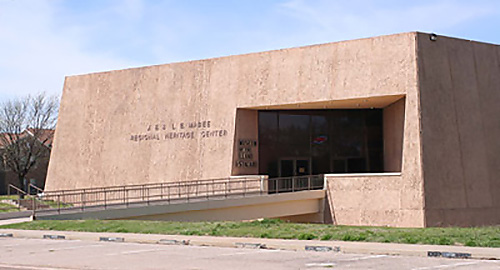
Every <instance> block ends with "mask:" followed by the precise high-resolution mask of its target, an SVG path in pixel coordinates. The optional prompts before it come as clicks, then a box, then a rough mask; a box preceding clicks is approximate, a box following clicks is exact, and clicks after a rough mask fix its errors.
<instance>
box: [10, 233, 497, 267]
mask: <svg viewBox="0 0 500 270" xmlns="http://www.w3.org/2000/svg"><path fill="white" fill-rule="evenodd" d="M1 238H31V239H52V240H53V241H58V240H63V239H65V240H82V241H95V242H98V241H106V242H118V243H122V242H125V243H143V244H161V245H191V246H211V247H226V248H252V249H280V250H291V251H308V252H341V253H356V254H374V255H403V256H420V257H442V258H453V259H488V260H500V248H483V247H463V246H438V245H410V244H394V243H368V242H344V241H319V240H282V239H265V238H242V237H214V236H188V235H162V234H135V233H93V232H72V231H41V230H40V231H38V230H13V229H0V239H1Z"/></svg>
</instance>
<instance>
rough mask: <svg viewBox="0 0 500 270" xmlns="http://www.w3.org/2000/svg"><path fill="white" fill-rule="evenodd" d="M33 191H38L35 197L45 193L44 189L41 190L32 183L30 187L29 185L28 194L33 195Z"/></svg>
mask: <svg viewBox="0 0 500 270" xmlns="http://www.w3.org/2000/svg"><path fill="white" fill-rule="evenodd" d="M31 189H34V190H35V191H36V194H35V195H38V194H40V193H43V189H41V188H39V187H37V186H35V185H34V184H32V183H29V185H28V194H30V195H32V194H31Z"/></svg>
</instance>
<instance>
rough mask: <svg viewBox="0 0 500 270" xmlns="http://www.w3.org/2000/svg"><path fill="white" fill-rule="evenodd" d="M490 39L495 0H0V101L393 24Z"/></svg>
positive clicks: (497, 25)
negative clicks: (98, 76) (87, 79)
mask: <svg viewBox="0 0 500 270" xmlns="http://www.w3.org/2000/svg"><path fill="white" fill-rule="evenodd" d="M409 31H423V32H435V33H437V34H440V35H447V36H454V37H461V38H466V39H473V40H479V41H485V42H490V43H495V44H500V1H499V0H474V1H470V0H435V1H425V0H423V1H396V0H388V1H378V0H350V1H344V0H339V1H337V0H331V1H327V0H275V1H272V0H267V1H265V0H239V1H236V0H235V1H217V0H211V1H201V0H199V1H195V0H192V1H190V0H177V1H174V0H172V1H159V0H158V1H154V0H0V101H2V100H6V99H9V98H13V97H18V96H23V95H26V94H29V93H37V92H40V91H46V92H48V93H53V94H57V95H60V93H61V92H62V86H63V82H64V77H65V76H68V75H73V74H84V73H91V72H97V71H105V70H113V69H123V68H128V67H137V66H145V65H154V64H162V63H169V62H178V61H186V60H193V59H203V58H211V57H217V56H224V55H233V54H242V53H249V52H257V51H264V50H272V49H279V48H287V47H296V46H302V45H309V44H317V43H326V42H332V41H341V40H348V39H357V38H363V37H370V36H376V35H384V34H393V33H399V32H409Z"/></svg>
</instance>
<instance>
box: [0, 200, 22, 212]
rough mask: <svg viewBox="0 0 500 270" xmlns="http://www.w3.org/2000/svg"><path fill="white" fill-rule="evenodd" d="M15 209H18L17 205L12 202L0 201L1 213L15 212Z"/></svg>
mask: <svg viewBox="0 0 500 270" xmlns="http://www.w3.org/2000/svg"><path fill="white" fill-rule="evenodd" d="M15 211H18V209H17V207H16V206H14V205H12V204H8V203H3V202H0V213H5V212H15Z"/></svg>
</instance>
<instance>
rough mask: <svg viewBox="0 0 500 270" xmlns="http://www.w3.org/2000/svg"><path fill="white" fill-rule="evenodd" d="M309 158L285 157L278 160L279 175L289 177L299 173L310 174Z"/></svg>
mask: <svg viewBox="0 0 500 270" xmlns="http://www.w3.org/2000/svg"><path fill="white" fill-rule="evenodd" d="M310 164H311V162H310V161H309V159H305V158H286V159H281V160H280V167H279V176H280V177H291V176H300V175H310V174H311V173H310V171H311V169H310Z"/></svg>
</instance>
